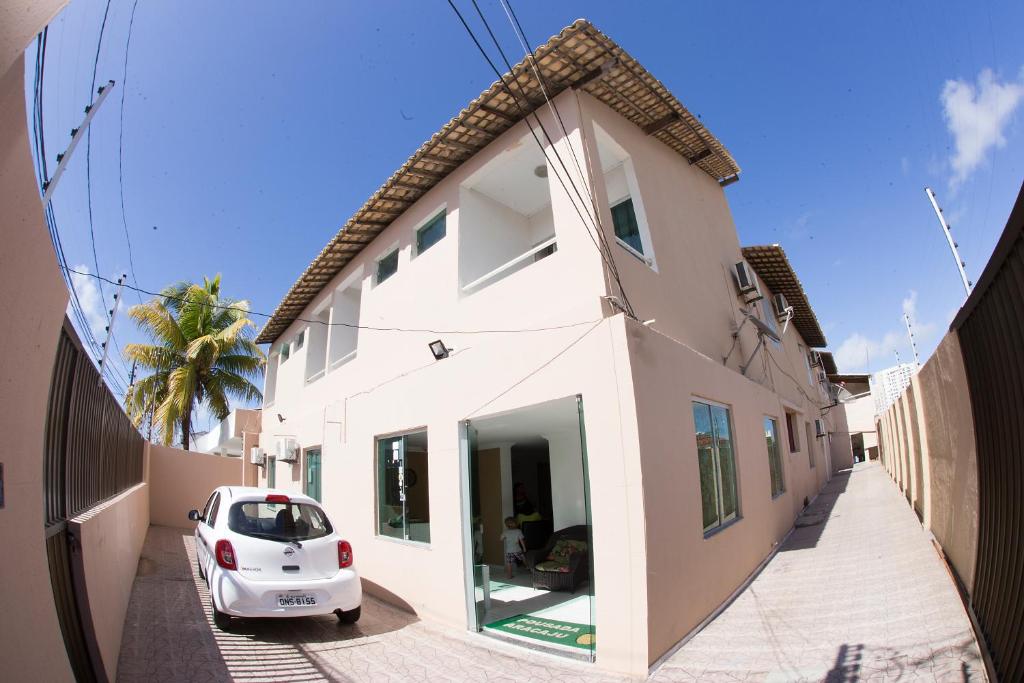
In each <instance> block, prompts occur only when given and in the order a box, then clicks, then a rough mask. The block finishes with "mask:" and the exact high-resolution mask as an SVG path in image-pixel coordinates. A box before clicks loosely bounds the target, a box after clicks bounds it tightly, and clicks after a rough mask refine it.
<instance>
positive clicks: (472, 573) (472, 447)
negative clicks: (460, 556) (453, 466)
mask: <svg viewBox="0 0 1024 683" xmlns="http://www.w3.org/2000/svg"><path fill="white" fill-rule="evenodd" d="M460 432H461V433H460V438H459V452H460V453H459V454H460V460H461V464H462V473H463V519H464V520H466V522H465V523H464V524H463V532H464V533H463V538H464V542H465V546H466V551H465V552H466V568H467V574H468V576H469V577H470V578H471V580H469V581H467V582H466V584H467V595H466V597H467V601H468V604H470V605H471V608H470V610H469V628H470V630H473V631H481V630H483V627H484V615H485V613H486V611H487V604H486V603H487V601H488V600H487V599H488V589H489V581H490V577H489V576H488V575H489V568H488V566H487V564H486V563H485V562H484V559H483V529H482V528H481V525H480V519H479V517H480V492H479V481H478V478H479V476H478V475H479V472H478V469H477V466H478V461H477V454H478V449H477V430H476V428H475V427H474V426H473V425H472V424H470V422H469V420H464V421H463V422H462V424H461V426H460Z"/></svg>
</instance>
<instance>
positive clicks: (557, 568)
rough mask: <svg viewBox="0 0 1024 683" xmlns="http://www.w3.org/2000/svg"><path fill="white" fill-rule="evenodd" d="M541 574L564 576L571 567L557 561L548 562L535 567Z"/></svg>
mask: <svg viewBox="0 0 1024 683" xmlns="http://www.w3.org/2000/svg"><path fill="white" fill-rule="evenodd" d="M533 568H534V569H536V570H537V571H539V572H561V573H563V574H565V573H568V571H569V565H567V564H565V563H564V562H558V561H556V560H547V561H545V562H541V563H540V564H537V565H534V567H533Z"/></svg>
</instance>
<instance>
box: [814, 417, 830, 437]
mask: <svg viewBox="0 0 1024 683" xmlns="http://www.w3.org/2000/svg"><path fill="white" fill-rule="evenodd" d="M825 434H827V432H826V431H825V421H824V420H822V419H820V418H815V420H814V435H815V436H816V437H818V438H819V439H820V438H822V437H823V436H825Z"/></svg>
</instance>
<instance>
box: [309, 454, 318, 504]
mask: <svg viewBox="0 0 1024 683" xmlns="http://www.w3.org/2000/svg"><path fill="white" fill-rule="evenodd" d="M306 495H307V496H309V497H310V498H312V499H313V500H315V501H320V500H321V499H320V449H319V448H311V449H309V450H308V451H306Z"/></svg>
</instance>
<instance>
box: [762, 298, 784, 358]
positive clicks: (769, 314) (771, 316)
mask: <svg viewBox="0 0 1024 683" xmlns="http://www.w3.org/2000/svg"><path fill="white" fill-rule="evenodd" d="M761 310H762V311H763V312H764V322H765V324H766V325H768V327H770V328H772V331H773V332H775V334H779V323H778V320H777V319H776V317H775V306H774V305H773V304H772V302H771V301H769V300H768V299H767V297H766V298H764V299H761ZM779 336H780V337H781V336H782V335H779ZM771 342H772V344H774V345H775V348H777V349H780V348H782V345H781V344H779V342H777V341H775V340H774V339H772V340H771Z"/></svg>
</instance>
